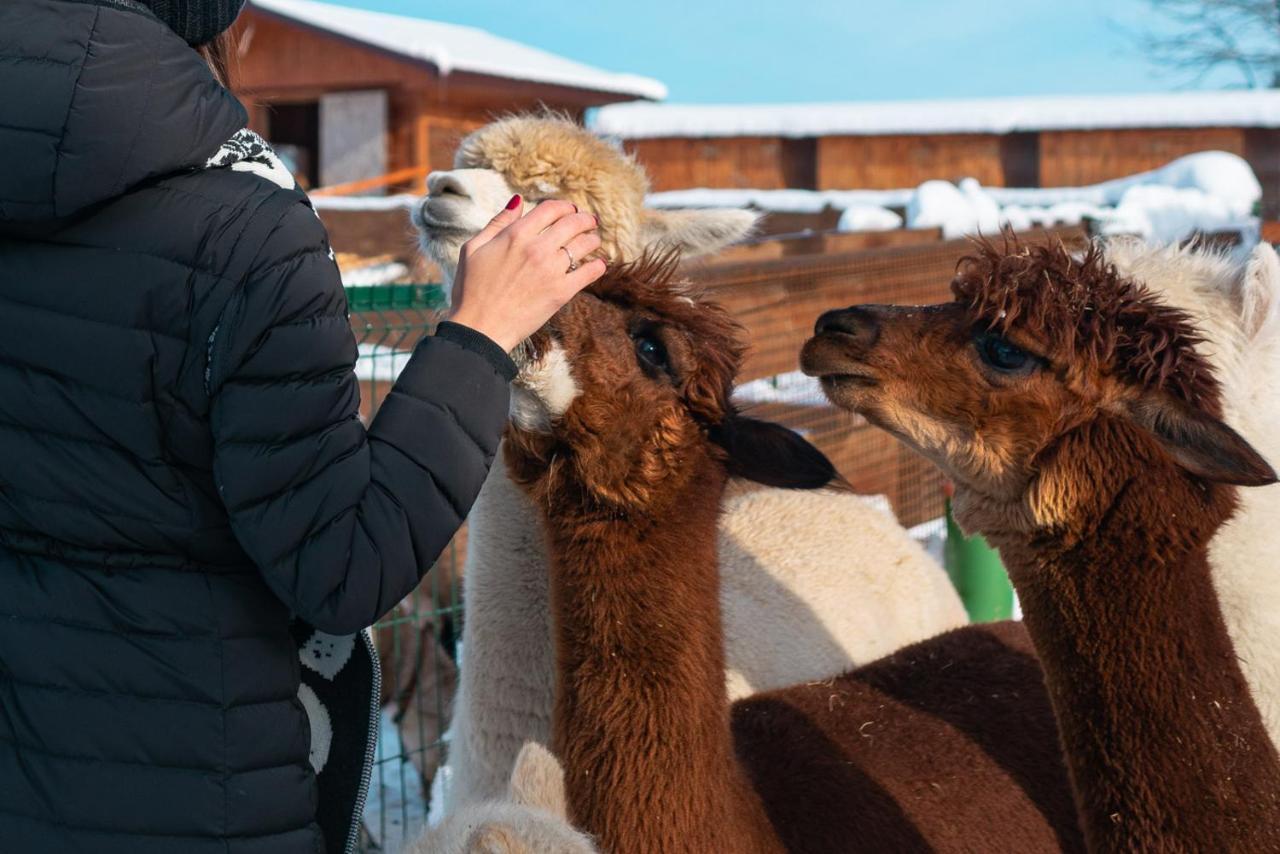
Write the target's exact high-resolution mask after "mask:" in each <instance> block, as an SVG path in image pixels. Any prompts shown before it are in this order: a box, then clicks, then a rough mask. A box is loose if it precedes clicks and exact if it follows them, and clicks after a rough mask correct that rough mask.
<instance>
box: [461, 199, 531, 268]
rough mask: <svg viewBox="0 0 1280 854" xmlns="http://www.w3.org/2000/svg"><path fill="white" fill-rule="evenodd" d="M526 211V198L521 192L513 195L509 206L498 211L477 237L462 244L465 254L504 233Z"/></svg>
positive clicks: (508, 203)
mask: <svg viewBox="0 0 1280 854" xmlns="http://www.w3.org/2000/svg"><path fill="white" fill-rule="evenodd" d="M523 213H524V199H522V198H521V197H520V194H519V193H517V194H516V195H514V196H512V197H511V200H510V201H508V202H507V206H506V207H505V208H503V209H502V210H501V211H499V212H498V215H497V216H495V217H494V218H493V219H491V220H489V224H488V225H486V226H485V227H484V228H482V229H480V231H479V232H478V233H477V234H476V236H475V237H473V238H471V239H470V240H468V241H467V242H466V243H464V244H463V246H462V254H463V256H464V257H465V256H467V255H470V254H472V253H473V252H475V251H476V250H477V249H479V248H480V247H481V246H484V245H485V244H486V243H488V242H489V241H490V240H493V238H495V237H497V236H498V235H499V234H501V233H502V230H503V229H504V228H506V227H507V226H509V225H511V224H512V223H515V222H519V221H520V217H521V215H522V214H523Z"/></svg>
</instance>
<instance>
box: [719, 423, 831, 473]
mask: <svg viewBox="0 0 1280 854" xmlns="http://www.w3.org/2000/svg"><path fill="white" fill-rule="evenodd" d="M711 439H712V441H714V442H715V443H716V444H717V445H719V446H720V447H721V448H723V449H724V450H725V453H726V454H728V457H729V461H728V468H729V473H730V474H731V475H733V476H734V477H741V478H745V479H747V480H751V481H755V482H756V483H762V484H764V485H765V486H776V487H781V488H783V489H821V488H823V487H824V486H836V487H839V486H842V485H844V481H843V480H841V478H840V476H839V474H837V473H836V467H835V466H834V465H832V464H831V460H829V459H827V456H826V454H824V453H822V451H819V450H818V449H817V448H815V447H814V446H813V445H811V444H809V442H808V440H806V439H805V438H804V437H803V436H801V435H800V434H799V433H796V432H795V431H793V430H789V429H787V428H786V427H783V426H782V425H781V424H773V423H770V422H768V421H759V420H757V419H755V418H747V417H746V416H743V415H730V416H729V417H728V418H726V419H725V420H724V422H723V423H722V424H721V425H720V426H719V427H716V428H715V429H714V430H712V431H711Z"/></svg>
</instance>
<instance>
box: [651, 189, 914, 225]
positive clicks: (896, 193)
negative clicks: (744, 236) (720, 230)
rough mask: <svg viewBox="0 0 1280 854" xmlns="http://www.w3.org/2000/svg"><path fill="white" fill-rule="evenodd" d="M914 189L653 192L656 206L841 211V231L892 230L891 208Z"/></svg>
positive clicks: (908, 197) (899, 222) (898, 222)
mask: <svg viewBox="0 0 1280 854" xmlns="http://www.w3.org/2000/svg"><path fill="white" fill-rule="evenodd" d="M912 192H913V191H912V190H709V189H696V190H669V191H667V192H665V193H650V194H649V196H648V197H647V198H646V199H645V204H647V205H648V206H649V207H654V208H754V209H755V210H758V211H764V212H766V213H791V214H797V213H798V214H814V213H821V212H822V211H824V210H827V209H828V208H829V209H831V210H837V211H841V212H842V213H841V215H840V221H839V222H838V223H837V224H836V229H837V230H839V231H892V230H893V229H895V228H901V227H902V217H900V216H898V214H896V213H894V212H893V211H891V210H889V208H891V207H898V208H901V207H904V206H906V204H907V202H909V201H910V200H911V195H912Z"/></svg>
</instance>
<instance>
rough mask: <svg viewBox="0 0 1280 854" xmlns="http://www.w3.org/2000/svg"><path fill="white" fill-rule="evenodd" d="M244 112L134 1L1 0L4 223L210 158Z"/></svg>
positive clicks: (52, 215)
mask: <svg viewBox="0 0 1280 854" xmlns="http://www.w3.org/2000/svg"><path fill="white" fill-rule="evenodd" d="M246 119H247V117H246V115H245V111H244V108H243V107H241V106H240V104H239V102H238V101H236V99H235V98H234V97H233V96H232V95H231V93H230V92H228V91H227V90H226V89H225V88H223V87H222V86H221V85H220V84H219V83H218V82H217V81H216V80H215V79H214V78H213V74H212V73H211V72H210V71H209V69H208V67H207V66H206V65H205V63H204V60H203V59H202V58H201V57H200V55H199V54H197V53H196V52H195V51H194V50H192V49H191V48H190V47H188V46H187V44H186V43H185V42H184V41H183V40H182V39H180V38H178V36H176V35H174V33H173V32H172V31H170V30H169V29H168V28H167V27H166V26H165V25H164V24H162V23H161V22H160V21H159V20H158V19H157V18H156V17H155V16H153V15H152V14H151V13H150V12H149V11H148V10H147V9H146V8H145V7H143V6H141V5H140V4H137V3H134V2H132V0H4V2H2V3H0V232H3V231H5V230H6V229H12V228H22V229H23V230H29V229H30V228H31V227H32V226H33V225H37V224H39V223H41V222H43V221H56V220H59V219H62V218H64V217H68V216H71V215H73V214H75V213H77V212H78V211H81V210H83V209H85V208H87V207H90V206H92V205H96V204H98V203H100V202H104V201H107V200H109V199H112V198H115V197H116V196H119V195H121V194H123V193H125V192H126V191H128V190H129V189H130V188H132V187H134V186H136V185H138V184H140V183H142V182H144V181H147V180H149V179H152V178H156V177H159V176H162V175H167V174H171V173H174V172H181V171H185V170H188V169H192V168H196V167H200V166H203V165H204V163H205V161H206V160H208V158H209V157H210V156H212V155H213V154H214V152H216V151H217V150H218V148H219V147H220V146H221V145H222V143H224V142H226V141H227V139H229V138H230V137H231V135H232V134H234V133H235V132H236V131H237V130H239V129H240V128H242V127H244V125H245V124H246Z"/></svg>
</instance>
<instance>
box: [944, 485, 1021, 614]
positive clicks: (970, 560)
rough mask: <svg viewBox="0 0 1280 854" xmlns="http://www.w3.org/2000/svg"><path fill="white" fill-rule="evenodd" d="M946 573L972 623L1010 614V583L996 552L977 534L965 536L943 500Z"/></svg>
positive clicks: (1011, 612)
mask: <svg viewBox="0 0 1280 854" xmlns="http://www.w3.org/2000/svg"><path fill="white" fill-rule="evenodd" d="M943 557H944V561H945V563H946V565H947V574H948V575H950V576H951V583H952V584H954V585H955V586H956V590H957V591H959V593H960V600H961V601H962V602H964V608H965V610H966V611H968V612H969V619H970V620H971V621H972V622H975V623H990V622H993V621H995V620H1007V619H1009V618H1010V617H1012V616H1013V586H1012V585H1011V584H1010V583H1009V575H1008V573H1006V572H1005V570H1004V564H1002V563H1001V562H1000V554H999V553H998V552H997V551H996V550H995V549H993V548H991V546H989V545H987V541H986V540H984V539H983V538H982V537H981V536H977V537H966V536H965V535H964V534H963V533H961V532H960V526H959V525H957V524H956V520H955V518H954V517H952V515H951V501H950V499H948V500H947V545H946V548H945V550H944V551H943Z"/></svg>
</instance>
